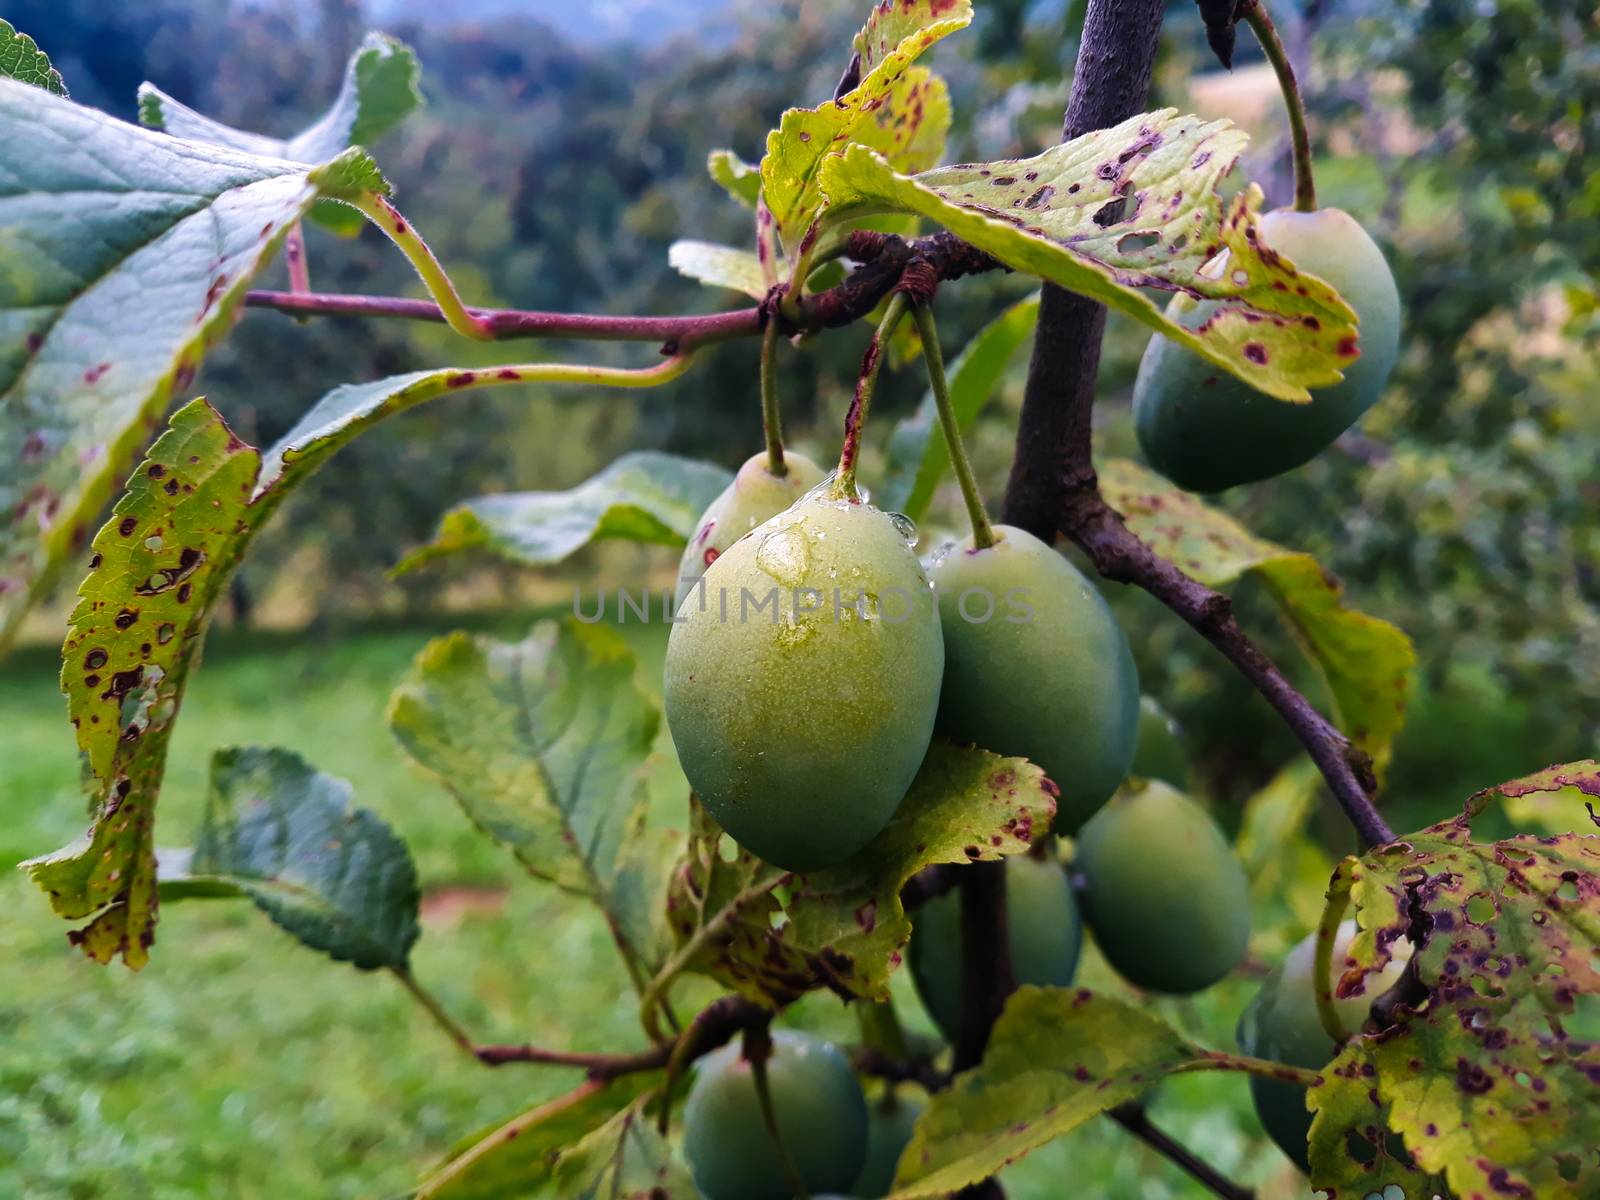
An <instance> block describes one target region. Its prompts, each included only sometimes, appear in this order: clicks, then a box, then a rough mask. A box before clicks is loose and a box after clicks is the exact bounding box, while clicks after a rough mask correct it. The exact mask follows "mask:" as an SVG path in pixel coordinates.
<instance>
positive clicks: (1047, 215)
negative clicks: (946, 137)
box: [819, 109, 1359, 402]
mask: <svg viewBox="0 0 1600 1200" xmlns="http://www.w3.org/2000/svg"><path fill="white" fill-rule="evenodd" d="M1246 140H1247V139H1246V137H1245V135H1244V133H1243V132H1241V131H1240V130H1238V129H1236V128H1234V127H1233V125H1231V124H1230V123H1229V122H1227V121H1202V120H1200V118H1198V117H1193V116H1181V115H1179V113H1178V111H1177V110H1176V109H1163V110H1161V111H1159V112H1151V113H1145V114H1143V115H1142V116H1137V117H1131V118H1129V119H1128V120H1127V121H1125V122H1123V123H1122V124H1121V125H1118V126H1115V127H1114V128H1111V129H1103V130H1099V131H1097V132H1094V133H1089V134H1085V135H1084V136H1082V137H1079V138H1075V139H1073V140H1072V141H1070V142H1065V143H1062V144H1061V145H1059V146H1053V147H1051V148H1050V149H1049V150H1046V151H1045V152H1044V153H1043V154H1040V155H1036V156H1035V157H1033V158H1026V159H1009V160H1004V161H1000V162H992V163H977V164H970V165H962V166H953V167H940V168H938V169H936V170H933V171H927V172H924V173H923V174H921V175H917V176H914V177H913V176H909V175H905V174H901V173H898V172H896V171H895V170H894V169H893V168H892V167H891V166H890V165H889V164H888V163H886V162H885V161H884V160H883V158H882V157H881V156H879V155H877V154H875V153H873V152H872V151H871V150H870V149H868V148H867V147H865V146H851V147H849V148H846V149H844V150H843V151H842V153H838V154H834V155H831V156H830V157H829V158H828V159H827V160H826V161H825V162H823V163H822V164H821V166H820V168H819V175H820V179H821V185H820V186H821V190H822V192H823V194H824V195H825V196H826V197H827V200H828V204H829V213H828V221H829V222H833V221H837V220H844V219H851V218H854V217H855V216H857V215H859V214H861V213H871V212H881V211H885V210H889V211H899V212H912V213H916V214H918V215H919V216H923V217H926V218H928V219H929V220H931V221H936V222H937V223H939V224H940V225H943V226H944V227H945V228H946V229H948V230H950V231H951V232H952V233H955V234H957V235H958V236H960V237H962V238H964V239H965V240H967V241H968V242H971V243H972V244H973V245H974V246H976V247H978V248H979V249H980V250H985V251H987V252H988V253H990V254H992V255H994V256H995V257H996V258H998V259H999V260H1000V261H1001V262H1003V263H1005V264H1006V265H1007V266H1008V267H1012V268H1014V269H1016V270H1019V271H1025V272H1027V273H1029V274H1032V275H1038V276H1040V277H1042V278H1044V279H1047V280H1050V281H1051V282H1052V283H1056V284H1059V285H1060V286H1062V287H1064V288H1066V289H1068V290H1069V291H1074V292H1078V293H1080V294H1082V295H1085V296H1089V297H1091V298H1092V299H1095V300H1099V301H1101V302H1102V303H1104V304H1105V305H1107V306H1108V307H1110V308H1112V309H1115V310H1116V311H1118V312H1121V313H1124V314H1126V315H1127V316H1130V317H1132V318H1134V319H1135V320H1136V321H1139V322H1141V323H1143V324H1145V325H1148V326H1149V327H1150V328H1152V329H1155V330H1157V331H1158V332H1160V333H1163V334H1165V335H1166V336H1167V337H1169V338H1172V339H1173V340H1174V341H1176V342H1180V343H1182V344H1183V345H1185V346H1187V347H1189V348H1190V349H1191V350H1193V351H1194V352H1195V353H1196V354H1199V355H1200V356H1201V357H1202V358H1204V359H1206V360H1207V361H1209V362H1212V363H1215V364H1216V365H1217V366H1219V367H1221V368H1223V369H1224V370H1226V371H1229V372H1231V373H1232V374H1234V375H1237V376H1238V377H1239V378H1241V379H1243V380H1244V381H1245V382H1247V383H1249V384H1250V385H1251V386H1252V387H1255V388H1258V389H1259V390H1261V391H1263V392H1266V393H1267V394H1269V395H1272V396H1276V397H1278V398H1279V399H1281V400H1292V401H1298V402H1304V401H1309V400H1310V398H1311V393H1310V391H1309V389H1310V388H1313V387H1324V386H1327V385H1328V384H1331V383H1336V382H1338V380H1339V379H1340V378H1342V376H1341V374H1340V371H1341V368H1342V367H1343V365H1344V364H1346V363H1348V362H1349V361H1350V360H1351V359H1352V358H1353V357H1354V356H1355V355H1356V354H1357V353H1358V352H1359V351H1358V346H1357V340H1356V324H1355V321H1356V319H1355V314H1354V313H1353V312H1352V311H1351V309H1350V306H1349V305H1347V304H1346V303H1345V302H1344V300H1343V299H1342V298H1341V297H1340V296H1339V293H1338V292H1337V291H1335V290H1334V289H1333V288H1332V287H1331V286H1330V285H1328V284H1327V283H1325V282H1323V281H1322V280H1321V279H1318V278H1317V277H1316V276H1314V275H1309V274H1307V273H1305V272H1303V271H1300V270H1298V269H1297V268H1296V267H1295V266H1294V265H1293V264H1292V263H1291V262H1289V260H1288V259H1286V258H1284V257H1283V256H1282V255H1281V254H1278V253H1275V252H1274V251H1272V250H1271V249H1269V248H1268V247H1267V246H1266V245H1264V244H1263V243H1262V241H1261V239H1260V234H1259V230H1258V216H1257V210H1258V209H1259V207H1260V204H1261V192H1260V189H1259V188H1256V187H1255V186H1253V185H1252V186H1251V187H1248V188H1246V189H1245V190H1244V191H1243V192H1241V193H1240V194H1239V195H1238V196H1236V197H1235V198H1234V199H1233V200H1231V201H1228V202H1224V201H1223V200H1222V198H1221V197H1220V196H1219V194H1218V192H1217V186H1218V184H1219V182H1220V181H1221V179H1222V177H1223V176H1224V175H1226V174H1227V173H1228V172H1229V171H1230V170H1231V169H1232V167H1233V164H1234V161H1235V160H1236V159H1237V158H1238V156H1239V153H1240V152H1241V151H1242V150H1243V148H1244V146H1245V142H1246ZM1223 251H1227V253H1226V255H1225V256H1222V252H1223ZM1141 288H1158V289H1160V290H1162V291H1167V292H1176V293H1178V294H1179V297H1180V299H1179V301H1178V303H1179V304H1180V305H1183V304H1186V303H1187V304H1192V303H1197V302H1198V301H1200V300H1202V299H1207V300H1215V301H1217V302H1218V304H1219V307H1218V308H1217V311H1216V313H1215V314H1214V315H1213V316H1212V317H1211V318H1210V319H1209V320H1207V321H1206V322H1205V323H1203V324H1202V325H1200V326H1198V327H1197V328H1195V329H1193V330H1190V329H1188V328H1186V327H1184V326H1183V325H1182V324H1180V323H1179V322H1177V321H1175V320H1173V319H1172V318H1170V317H1169V316H1167V315H1166V314H1165V313H1163V312H1162V310H1161V309H1160V308H1159V307H1158V306H1157V305H1156V304H1155V303H1154V302H1152V301H1151V300H1150V299H1149V298H1148V297H1147V296H1145V295H1144V294H1142V293H1141V292H1140V291H1139V289H1141Z"/></svg>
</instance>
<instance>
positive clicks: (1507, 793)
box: [1484, 758, 1600, 833]
mask: <svg viewBox="0 0 1600 1200" xmlns="http://www.w3.org/2000/svg"><path fill="white" fill-rule="evenodd" d="M1484 798H1485V799H1486V800H1492V799H1495V798H1499V799H1501V800H1503V801H1504V802H1505V806H1506V812H1508V813H1510V814H1511V819H1512V820H1513V821H1516V822H1517V823H1518V824H1523V825H1533V826H1536V827H1538V828H1541V829H1544V830H1545V831H1546V832H1549V833H1576V832H1587V831H1588V830H1589V829H1590V828H1592V827H1593V826H1595V825H1600V762H1596V761H1595V760H1594V759H1592V758H1586V759H1583V760H1581V761H1579V762H1572V763H1561V764H1558V765H1557V766H1553V767H1546V768H1545V769H1544V770H1543V771H1540V772H1538V773H1537V774H1534V775H1529V776H1527V777H1526V778H1523V779H1513V780H1512V781H1511V782H1510V783H1502V784H1501V785H1500V786H1499V787H1495V788H1490V789H1488V791H1487V792H1486V793H1484Z"/></svg>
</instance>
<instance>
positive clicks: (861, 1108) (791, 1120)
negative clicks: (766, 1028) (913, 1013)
mask: <svg viewBox="0 0 1600 1200" xmlns="http://www.w3.org/2000/svg"><path fill="white" fill-rule="evenodd" d="M767 1089H768V1091H769V1093H770V1094H771V1096H772V1112H773V1115H774V1117H775V1119H776V1120H777V1124H778V1133H779V1134H780V1135H781V1136H782V1138H783V1146H784V1149H785V1150H787V1151H788V1152H789V1157H790V1158H791V1159H792V1160H793V1162H794V1165H795V1167H796V1168H797V1169H798V1171H799V1172H800V1177H801V1178H802V1179H804V1180H805V1183H806V1190H807V1191H808V1192H813V1193H814V1192H821V1191H841V1190H843V1189H844V1188H847V1187H849V1186H850V1185H851V1184H852V1183H854V1182H855V1179H856V1176H858V1175H860V1174H861V1168H862V1166H863V1164H865V1163H866V1161H867V1101H866V1097H865V1096H864V1095H863V1094H862V1091H861V1084H860V1083H859V1082H858V1081H857V1079H856V1076H855V1072H854V1071H852V1070H851V1069H850V1063H849V1061H848V1060H847V1059H846V1058H845V1056H844V1055H843V1054H842V1053H841V1052H840V1051H839V1048H838V1047H837V1046H834V1045H832V1044H831V1043H829V1042H824V1041H822V1040H820V1039H818V1038H814V1037H811V1036H809V1035H808V1034H803V1033H794V1032H791V1031H788V1030H778V1031H775V1032H774V1033H773V1035H772V1057H771V1058H769V1059H768V1060H767ZM683 1152H684V1156H685V1157H686V1158H687V1159H688V1161H689V1169H690V1171H691V1172H692V1173H693V1175H694V1183H695V1186H696V1187H697V1188H699V1189H700V1191H701V1193H702V1194H704V1196H705V1197H706V1200H790V1197H791V1196H792V1195H793V1193H792V1192H791V1190H790V1188H789V1184H788V1181H787V1179H786V1178H785V1176H784V1170H783V1163H782V1160H781V1159H780V1158H779V1156H778V1148H777V1146H776V1145H775V1144H774V1142H773V1140H772V1135H771V1134H770V1133H769V1132H768V1130H767V1127H766V1123H765V1122H764V1121H763V1120H762V1116H761V1103H760V1101H759V1099H758V1098H757V1096H756V1085H755V1080H754V1078H753V1077H752V1076H751V1072H750V1064H749V1062H748V1061H746V1060H745V1058H744V1057H743V1052H742V1050H741V1047H740V1045H739V1044H738V1043H733V1044H730V1045H727V1046H723V1047H722V1048H721V1049H720V1050H715V1051H713V1052H712V1053H710V1054H708V1055H706V1056H705V1057H704V1058H703V1059H701V1060H700V1064H699V1066H698V1068H697V1069H696V1072H695V1080H694V1087H693V1088H691V1089H690V1091H689V1099H688V1102H687V1103H686V1104H685V1106H684V1110H683Z"/></svg>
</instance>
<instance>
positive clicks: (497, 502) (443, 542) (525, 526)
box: [395, 450, 733, 574]
mask: <svg viewBox="0 0 1600 1200" xmlns="http://www.w3.org/2000/svg"><path fill="white" fill-rule="evenodd" d="M732 479H733V476H732V475H731V474H730V473H729V472H728V471H726V470H724V469H723V468H722V467H719V466H716V465H715V464H713V463H706V462H699V461H697V460H695V459H692V458H680V457H679V456H678V455H676V454H662V453H661V452H659V451H656V450H637V451H634V452H633V453H631V454H624V455H623V456H622V457H621V458H619V459H617V460H616V461H615V462H613V463H612V464H611V465H610V466H608V467H607V468H606V469H605V470H603V471H601V472H600V473H599V474H598V475H594V476H592V477H590V478H589V479H586V480H584V481H583V482H582V483H580V484H579V485H578V486H577V487H575V488H570V489H568V490H567V491H564V492H506V493H502V494H500V495H495V496H480V497H478V498H477V499H475V500H468V501H467V502H466V503H464V504H461V505H459V506H457V507H456V508H453V509H451V510H450V511H449V512H447V513H445V515H444V518H443V519H442V520H441V521H440V523H439V532H438V533H436V534H435V535H434V538H433V541H432V542H430V543H429V544H428V545H426V546H423V547H421V548H420V549H418V550H414V551H413V552H412V553H411V554H409V555H407V556H406V558H405V560H404V561H402V562H401V563H400V564H399V565H398V566H397V567H395V573H396V574H400V573H402V572H405V571H409V570H412V569H414V568H416V567H419V566H422V565H424V564H425V563H429V562H432V561H433V560H434V559H436V558H441V557H444V556H446V555H449V554H454V553H459V552H460V551H463V550H472V549H479V548H481V549H484V550H487V551H489V552H490V553H492V554H496V555H498V556H499V557H501V558H504V559H508V560H509V561H511V562H514V563H518V564H520V565H522V566H527V567H545V566H551V565H553V564H555V563H558V562H561V561H562V560H564V559H566V558H568V557H570V556H571V555H573V554H575V553H577V552H578V551H579V550H581V549H583V547H585V546H587V545H589V544H590V543H591V542H599V541H605V540H607V539H610V538H619V539H623V540H626V541H630V542H644V543H646V544H649V545H655V546H682V545H683V544H684V543H685V542H687V541H688V540H689V537H690V535H692V534H693V533H694V531H695V522H696V521H698V520H699V519H700V515H701V514H702V513H704V512H705V510H706V508H707V507H708V506H709V505H710V504H711V502H712V501H713V500H715V499H716V498H717V496H718V495H720V494H721V492H722V491H723V489H724V488H726V487H727V486H728V484H729V482H730V481H731V480H732Z"/></svg>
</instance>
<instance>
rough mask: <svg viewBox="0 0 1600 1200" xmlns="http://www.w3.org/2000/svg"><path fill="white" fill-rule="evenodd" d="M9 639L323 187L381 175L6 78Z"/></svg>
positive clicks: (1, 506) (0, 417) (4, 617)
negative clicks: (265, 152) (103, 108)
mask: <svg viewBox="0 0 1600 1200" xmlns="http://www.w3.org/2000/svg"><path fill="white" fill-rule="evenodd" d="M0 144H3V145H4V146H5V147H6V150H7V152H6V155H5V161H4V165H3V166H0V206H3V208H4V210H5V214H6V216H5V219H4V220H3V221H0V513H4V514H6V515H5V518H4V522H5V523H4V524H3V525H0V644H3V643H4V642H5V641H6V640H8V639H9V638H10V637H11V636H12V635H13V634H14V632H15V630H16V627H17V625H18V623H19V622H20V621H21V618H22V616H23V614H24V613H25V611H26V610H27V608H28V607H29V605H31V604H32V603H33V602H34V601H35V600H37V599H38V598H39V596H40V595H41V594H42V593H43V592H44V591H45V589H46V588H47V587H48V586H49V584H50V582H51V580H52V577H53V575H54V573H55V571H56V569H57V568H58V566H59V564H60V563H61V561H62V560H63V559H64V558H65V557H66V556H67V555H69V554H71V553H73V552H74V551H76V550H77V549H78V548H79V547H81V546H82V544H83V541H84V537H85V534H86V533H87V528H86V526H87V523H88V522H89V521H90V520H92V519H93V518H94V516H95V514H96V513H98V512H99V511H101V509H102V508H103V507H104V506H105V504H106V502H107V501H108V500H109V499H110V498H111V496H112V494H113V492H114V489H115V488H116V487H117V486H119V485H120V482H121V480H122V478H123V476H124V475H125V473H126V472H127V470H128V468H129V466H130V465H131V464H132V462H133V461H134V460H135V458H136V455H137V452H138V450H139V448H140V447H141V446H142V445H143V444H144V443H145V441H146V439H147V438H148V437H149V435H150V431H151V429H152V427H153V426H155V425H156V424H157V422H158V421H159V420H160V414H161V412H162V411H163V410H164V409H165V407H166V405H167V402H168V399H169V398H170V397H171V395H172V393H173V392H175V391H176V392H183V391H185V390H187V388H188V387H189V385H190V383H191V381H192V380H193V378H194V374H195V371H196V370H197V368H198V365H199V362H200V357H201V354H202V352H203V350H204V349H205V347H206V346H207V345H208V344H210V343H211V342H214V341H215V340H216V339H217V338H219V337H220V336H221V335H222V333H223V331H224V330H226V329H227V327H228V325H229V324H230V322H231V321H232V318H233V314H234V310H235V309H236V307H237V306H238V303H239V301H240V299H241V298H242V297H243V294H244V292H245V290H246V289H247V288H248V286H249V284H250V280H251V278H252V277H253V276H254V275H255V274H256V272H257V271H259V270H260V269H261V267H262V266H263V265H264V264H265V263H266V262H267V260H268V259H269V258H270V257H271V256H272V253H273V252H274V251H275V250H276V248H277V246H278V243H279V242H280V241H281V239H282V237H283V235H284V232H285V231H286V230H287V229H288V228H289V226H291V225H292V224H293V223H294V222H295V221H297V220H298V219H299V218H300V217H301V216H302V215H303V214H304V213H305V212H306V210H307V209H308V208H309V207H310V205H311V204H312V202H313V201H315V200H316V199H317V198H318V196H319V195H324V196H336V197H337V196H353V195H354V194H355V189H359V188H367V187H371V188H380V189H381V188H384V187H386V185H384V184H383V182H382V177H381V176H379V175H378V174H377V168H376V166H375V165H374V164H373V163H372V161H371V159H369V158H367V157H366V155H365V154H363V153H362V152H360V151H357V150H350V151H346V152H345V153H344V154H342V155H340V156H339V157H338V158H337V159H335V160H333V161H332V162H329V163H326V164H324V165H323V166H321V167H318V168H314V169H308V168H307V167H306V166H305V165H304V164H299V163H290V162H285V161H282V160H278V159H265V158H258V157H253V156H251V155H247V154H242V153H239V152H238V151H234V150H229V149H226V148H223V147H219V146H208V145H201V144H199V143H195V142H186V141H180V140H177V139H174V138H169V137H166V136H164V135H162V134H157V133H151V132H148V131H146V130H142V129H139V128H137V127H136V126H132V125H126V124H123V123H122V122H120V121H115V120H112V119H111V118H110V117H107V116H105V115H103V114H101V113H97V112H93V111H91V110H90V109H86V108H82V107H80V106H78V105H76V104H73V103H71V102H70V101H67V100H62V99H60V98H58V97H56V96H52V95H50V94H49V93H48V92H46V91H43V90H41V89H39V88H34V87H28V86H25V85H23V84H20V83H16V82H15V81H12V80H8V79H0Z"/></svg>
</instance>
